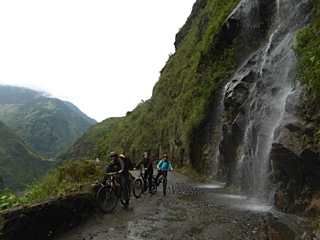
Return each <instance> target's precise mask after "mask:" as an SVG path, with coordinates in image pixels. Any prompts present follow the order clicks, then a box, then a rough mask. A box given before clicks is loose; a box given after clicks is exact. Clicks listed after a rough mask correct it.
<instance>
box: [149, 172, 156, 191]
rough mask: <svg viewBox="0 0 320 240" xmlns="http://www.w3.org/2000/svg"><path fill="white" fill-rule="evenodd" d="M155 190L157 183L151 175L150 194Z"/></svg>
mask: <svg viewBox="0 0 320 240" xmlns="http://www.w3.org/2000/svg"><path fill="white" fill-rule="evenodd" d="M156 192H157V183H156V177H154V176H153V177H152V183H151V191H150V193H151V194H155V193H156Z"/></svg>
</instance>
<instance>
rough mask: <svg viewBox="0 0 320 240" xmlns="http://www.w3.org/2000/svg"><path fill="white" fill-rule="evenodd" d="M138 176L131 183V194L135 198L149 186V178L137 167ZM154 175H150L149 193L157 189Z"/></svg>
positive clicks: (153, 192)
mask: <svg viewBox="0 0 320 240" xmlns="http://www.w3.org/2000/svg"><path fill="white" fill-rule="evenodd" d="M139 171H140V172H139V176H138V177H137V178H136V179H135V180H134V183H133V195H134V196H135V197H136V198H139V197H140V196H141V194H142V193H143V192H145V191H146V190H147V189H148V187H149V180H148V178H146V177H145V173H143V172H142V169H141V168H140V169H139ZM155 179H156V178H155V176H154V175H153V176H152V183H151V190H150V193H151V194H155V193H156V191H157V184H156V183H155Z"/></svg>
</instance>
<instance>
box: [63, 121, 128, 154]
mask: <svg viewBox="0 0 320 240" xmlns="http://www.w3.org/2000/svg"><path fill="white" fill-rule="evenodd" d="M121 119H122V118H121V117H112V118H107V119H105V120H104V121H102V122H101V123H97V124H95V125H93V126H91V127H90V128H89V129H88V130H87V131H86V132H85V133H84V134H83V135H82V136H81V137H80V138H79V139H78V140H77V141H76V142H75V143H74V145H73V146H72V147H71V148H69V149H68V150H67V151H66V152H65V153H63V154H62V155H61V156H59V158H60V159H77V158H87V159H88V158H89V159H94V158H96V156H97V155H96V153H95V150H96V149H97V144H98V140H99V138H101V136H103V135H104V134H106V133H108V132H110V131H112V130H113V128H114V127H115V126H116V125H117V124H118V123H119V121H120V120H121Z"/></svg>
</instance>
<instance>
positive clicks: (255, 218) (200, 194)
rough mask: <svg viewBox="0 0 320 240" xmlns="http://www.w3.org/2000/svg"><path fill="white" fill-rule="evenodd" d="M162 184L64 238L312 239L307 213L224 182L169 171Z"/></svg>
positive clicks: (83, 239)
mask: <svg viewBox="0 0 320 240" xmlns="http://www.w3.org/2000/svg"><path fill="white" fill-rule="evenodd" d="M132 173H133V175H134V176H136V175H137V174H138V172H132ZM161 188H162V185H160V187H159V189H158V191H157V192H156V194H154V195H151V194H150V193H148V192H145V193H143V194H142V195H141V197H140V198H138V199H136V198H135V197H134V196H133V194H132V193H131V200H130V205H129V208H128V209H122V206H121V203H120V202H119V203H118V205H117V207H116V209H115V210H114V212H112V213H109V214H103V213H100V212H96V213H94V214H93V216H92V217H90V218H89V219H88V220H87V221H86V222H84V223H83V224H81V225H80V226H77V227H76V228H74V229H72V230H71V231H70V232H68V233H65V234H64V235H63V236H60V238H58V239H59V240H62V239H68V240H89V239H90V240H91V239H92V240H102V239H103V240H105V239H108V240H109V239H111V240H113V239H114V240H121V239H217V240H218V239H219V240H220V239H224V240H228V239H256V240H259V239H272V240H293V239H312V238H311V237H308V234H307V230H306V227H307V224H308V223H307V221H306V220H305V219H299V218H296V217H294V216H288V215H282V214H280V213H278V212H277V211H276V210H274V209H273V208H272V207H271V206H268V205H265V204H261V202H259V201H256V200H255V199H250V198H247V197H245V196H241V195H239V194H235V193H233V192H232V191H231V190H229V189H226V188H224V187H223V185H222V184H219V183H212V184H203V183H200V182H197V181H195V180H192V179H190V178H188V177H185V176H183V175H181V174H179V173H176V172H169V173H168V191H167V195H165V196H163V191H162V189H161ZM131 192H132V191H131ZM302 237H303V238H302Z"/></svg>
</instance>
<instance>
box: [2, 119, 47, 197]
mask: <svg viewBox="0 0 320 240" xmlns="http://www.w3.org/2000/svg"><path fill="white" fill-rule="evenodd" d="M51 165H52V163H51V162H48V161H42V159H41V158H40V157H39V156H38V155H37V154H36V153H35V152H34V151H33V150H32V149H31V148H30V147H28V146H27V145H26V144H25V142H24V141H23V140H22V139H21V138H20V137H19V136H18V135H17V134H16V133H15V132H14V131H13V130H11V129H10V128H9V127H7V126H6V125H5V124H4V123H3V122H0V177H1V178H2V181H1V182H2V184H0V185H1V186H0V192H1V191H2V190H3V187H8V188H10V189H14V190H18V189H20V190H21V189H24V188H25V187H26V185H27V184H31V183H32V182H33V181H34V180H35V179H37V178H38V177H39V176H41V175H43V174H44V173H45V172H46V171H47V170H48V169H49V168H50V167H51Z"/></svg>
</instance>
